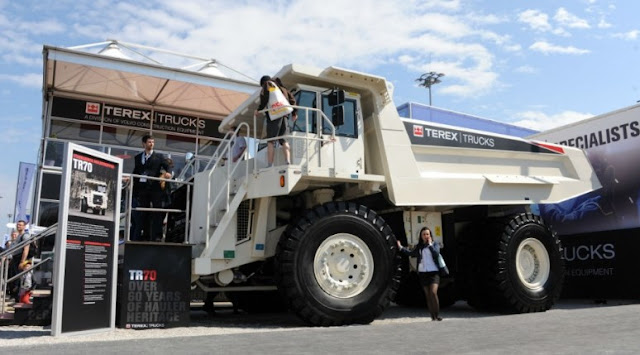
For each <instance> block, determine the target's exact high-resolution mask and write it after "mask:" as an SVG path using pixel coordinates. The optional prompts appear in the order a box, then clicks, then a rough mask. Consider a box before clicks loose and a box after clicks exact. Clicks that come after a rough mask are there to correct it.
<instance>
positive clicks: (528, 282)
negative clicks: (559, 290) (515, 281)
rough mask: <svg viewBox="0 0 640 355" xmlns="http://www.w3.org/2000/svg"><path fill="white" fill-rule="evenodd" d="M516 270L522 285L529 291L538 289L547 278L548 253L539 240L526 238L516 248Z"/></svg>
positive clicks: (548, 267)
mask: <svg viewBox="0 0 640 355" xmlns="http://www.w3.org/2000/svg"><path fill="white" fill-rule="evenodd" d="M516 270H517V272H518V277H519V278H520V281H521V282H522V284H523V285H524V286H525V287H527V288H530V289H539V288H541V287H543V286H544V284H545V283H546V282H547V279H548V278H549V274H550V271H551V264H550V262H549V253H548V252H547V249H546V248H545V247H544V245H543V244H542V243H541V242H540V240H538V239H535V238H528V239H525V240H523V241H522V242H521V243H520V245H519V246H518V251H517V253H516Z"/></svg>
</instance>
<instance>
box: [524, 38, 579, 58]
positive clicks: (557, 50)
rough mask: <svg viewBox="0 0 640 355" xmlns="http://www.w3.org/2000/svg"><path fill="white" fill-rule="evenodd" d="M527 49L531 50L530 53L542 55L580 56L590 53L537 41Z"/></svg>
mask: <svg viewBox="0 0 640 355" xmlns="http://www.w3.org/2000/svg"><path fill="white" fill-rule="evenodd" d="M529 49H531V50H532V51H536V52H541V53H544V54H576V55H581V54H587V53H590V52H591V51H589V50H588V49H580V48H576V47H573V46H567V47H562V46H557V45H554V44H551V43H549V42H546V41H538V42H536V43H534V44H532V45H531V46H529Z"/></svg>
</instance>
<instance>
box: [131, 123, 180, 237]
mask: <svg viewBox="0 0 640 355" xmlns="http://www.w3.org/2000/svg"><path fill="white" fill-rule="evenodd" d="M154 144H155V140H154V139H153V137H152V136H151V135H145V136H144V137H142V146H143V147H144V152H142V153H140V154H138V155H136V156H135V165H134V168H133V174H136V175H144V176H152V177H164V178H166V179H170V178H171V173H169V172H168V171H169V167H168V165H167V160H166V159H165V157H164V155H162V154H160V153H156V152H154V151H153V146H154ZM162 197H163V191H162V188H161V187H160V182H159V181H158V180H150V179H147V178H145V177H139V178H138V177H136V178H134V179H133V199H134V200H135V201H136V202H137V207H153V208H161V207H162ZM163 217H164V213H162V212H141V211H137V212H136V213H135V214H134V222H133V224H134V228H133V235H132V237H131V240H134V241H140V240H146V241H159V240H161V239H162V219H163ZM143 231H144V235H143Z"/></svg>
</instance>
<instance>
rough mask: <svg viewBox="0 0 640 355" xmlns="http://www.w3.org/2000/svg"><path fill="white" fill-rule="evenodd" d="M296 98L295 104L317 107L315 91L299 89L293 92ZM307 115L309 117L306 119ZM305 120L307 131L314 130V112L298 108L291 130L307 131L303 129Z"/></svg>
mask: <svg viewBox="0 0 640 355" xmlns="http://www.w3.org/2000/svg"><path fill="white" fill-rule="evenodd" d="M293 96H294V97H295V98H296V104H297V105H298V106H304V107H309V108H317V102H316V101H317V100H316V93H315V92H313V91H307V90H300V91H298V92H296V93H295V94H293ZM307 115H309V118H308V119H307ZM305 122H306V124H307V125H308V128H309V130H308V132H315V122H316V112H315V111H307V110H304V109H298V119H297V120H296V122H295V123H294V124H293V131H295V132H307V130H306V129H305Z"/></svg>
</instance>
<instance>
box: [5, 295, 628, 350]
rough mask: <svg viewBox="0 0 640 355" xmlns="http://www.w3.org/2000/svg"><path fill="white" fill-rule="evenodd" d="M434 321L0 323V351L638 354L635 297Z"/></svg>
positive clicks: (404, 313)
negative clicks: (165, 325)
mask: <svg viewBox="0 0 640 355" xmlns="http://www.w3.org/2000/svg"><path fill="white" fill-rule="evenodd" d="M442 316H443V317H444V318H445V319H444V320H443V321H442V322H432V321H431V320H430V318H429V315H428V313H427V312H426V310H421V309H412V308H404V307H399V306H392V307H390V308H389V309H388V310H387V311H386V312H385V313H384V314H383V316H382V317H381V318H380V319H378V320H376V321H374V322H373V323H372V324H370V325H357V326H345V327H329V328H314V327H307V326H305V325H304V324H303V323H301V322H300V321H299V320H298V319H297V318H296V317H295V316H294V315H292V314H288V313H283V314H260V315H247V314H234V313H233V312H232V310H231V309H230V308H223V309H221V310H219V311H218V312H217V314H216V315H214V316H208V315H207V314H206V313H204V312H199V311H194V312H192V321H191V326H190V327H185V328H174V329H164V330H163V329H150V330H127V329H116V330H115V331H109V332H106V333H96V334H85V335H77V336H62V337H57V338H53V337H51V336H50V335H49V334H50V331H49V330H48V329H46V328H45V329H43V328H42V327H4V328H0V349H2V352H3V353H17V352H21V351H25V350H27V349H28V351H29V352H31V353H34V352H38V351H43V352H46V353H52V354H86V353H92V354H111V353H113V354H116V353H118V354H130V353H136V354H151V353H153V354H216V353H223V352H224V353H236V354H389V353H403V354H406V353H409V354H418V353H429V354H489V353H490V354H584V353H590V354H605V353H606V354H638V353H640V303H638V302H633V301H609V302H608V303H607V304H595V303H593V301H588V300H570V301H567V300H565V301H561V302H560V303H559V304H558V305H556V307H554V309H552V310H550V311H547V312H545V313H531V314H515V315H502V314H495V313H486V312H478V311H475V310H473V309H471V308H469V307H468V306H467V305H466V304H465V303H464V302H458V303H456V304H455V305H454V306H452V307H450V308H447V309H446V310H443V311H442Z"/></svg>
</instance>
